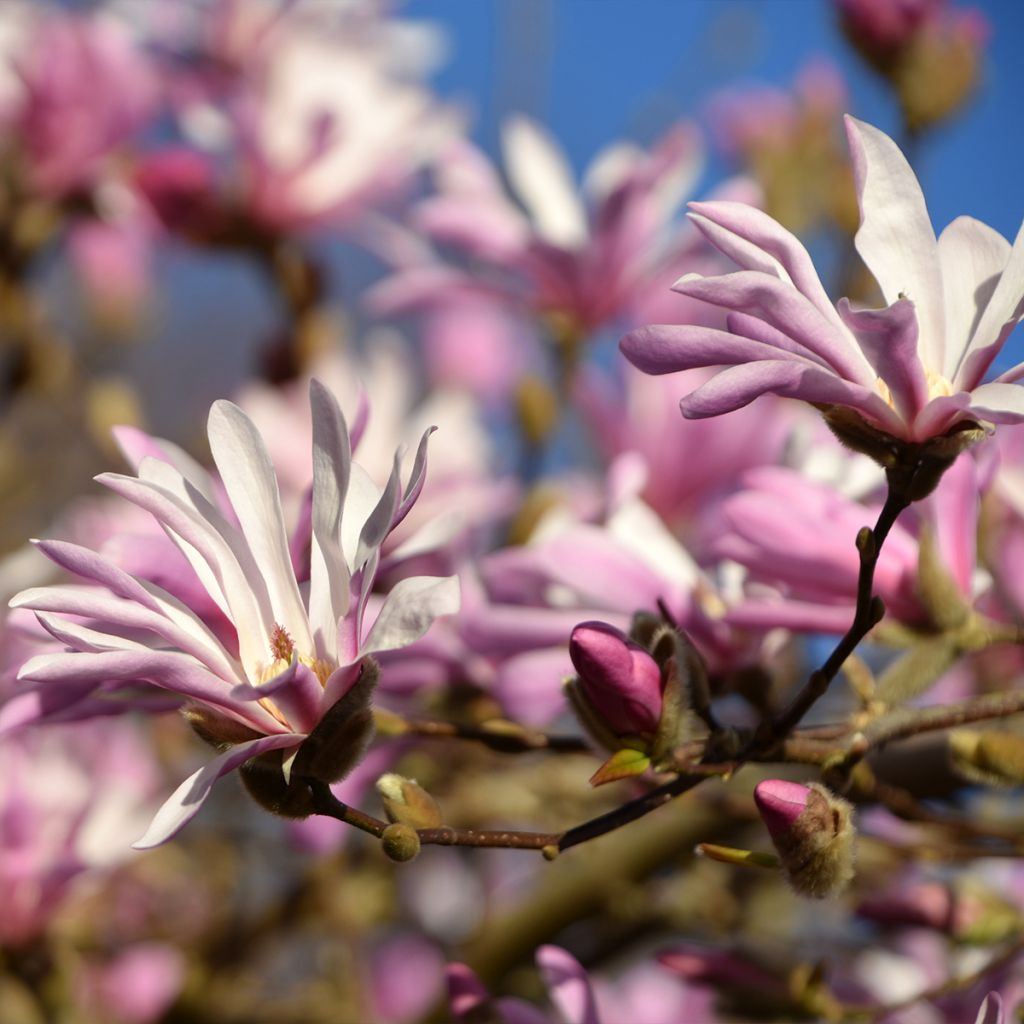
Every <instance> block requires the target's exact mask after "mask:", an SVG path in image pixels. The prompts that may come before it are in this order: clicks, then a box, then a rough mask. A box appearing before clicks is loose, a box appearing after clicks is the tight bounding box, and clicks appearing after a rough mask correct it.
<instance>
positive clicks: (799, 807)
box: [754, 779, 813, 841]
mask: <svg viewBox="0 0 1024 1024" xmlns="http://www.w3.org/2000/svg"><path fill="white" fill-rule="evenodd" d="M812 792H813V790H811V789H810V788H809V787H808V786H803V785H801V784H800V783H799V782H787V781H786V780H785V779H765V780H764V782H760V783H758V785H757V787H756V788H755V789H754V802H755V803H756V804H757V809H758V810H759V811H760V812H761V819H762V820H763V821H764V824H765V827H766V828H767V829H768V833H769V835H771V837H772V839H774V840H776V841H778V840H780V839H781V840H783V841H784V840H785V839H786V837H787V836H788V835H789V833H790V832H791V830H792V828H793V826H794V824H795V823H796V820H797V818H799V817H800V815H801V814H803V812H804V811H805V810H806V808H807V801H808V800H809V799H810V798H811V794H812Z"/></svg>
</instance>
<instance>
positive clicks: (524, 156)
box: [501, 116, 587, 248]
mask: <svg viewBox="0 0 1024 1024" xmlns="http://www.w3.org/2000/svg"><path fill="white" fill-rule="evenodd" d="M501 141H502V150H503V156H504V159H505V170H506V172H507V174H508V179H509V183H510V184H511V186H512V188H513V190H514V191H515V193H516V195H517V197H518V198H519V199H520V201H521V202H522V204H523V205H524V206H525V207H526V209H527V210H528V211H529V214H530V216H531V218H532V219H533V222H534V225H535V227H536V229H537V232H538V234H540V235H541V236H542V237H543V238H544V240H545V241H547V242H550V243H551V244H552V245H559V246H564V247H566V248H574V247H576V246H579V245H582V244H583V242H584V241H585V240H586V237H587V221H586V215H585V213H584V211H583V205H582V203H581V202H580V199H579V195H578V193H577V191H576V186H575V183H574V181H573V177H572V174H571V172H570V170H569V164H568V162H567V161H566V159H565V156H564V154H563V153H562V151H561V150H560V149H559V148H558V145H557V143H556V142H555V141H554V139H552V138H551V136H550V135H548V133H547V132H546V131H544V129H542V128H541V127H540V125H538V124H537V123H536V122H534V121H531V120H530V119H529V118H526V117H522V116H518V117H514V118H511V119H509V120H508V121H506V123H505V124H504V125H503V126H502V132H501Z"/></svg>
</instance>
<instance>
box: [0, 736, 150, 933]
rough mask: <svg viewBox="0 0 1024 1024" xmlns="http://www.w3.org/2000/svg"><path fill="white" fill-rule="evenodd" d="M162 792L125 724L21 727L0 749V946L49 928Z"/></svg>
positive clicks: (113, 858) (122, 848)
mask: <svg viewBox="0 0 1024 1024" xmlns="http://www.w3.org/2000/svg"><path fill="white" fill-rule="evenodd" d="M159 785H160V777H159V773H158V771H157V767H156V763H155V761H154V759H153V756H152V754H151V753H150V751H149V749H148V747H147V746H146V745H145V744H144V743H143V742H142V738H141V737H140V736H139V735H138V734H137V732H136V730H135V728H134V727H133V726H132V724H131V723H130V722H129V721H127V720H126V719H118V720H116V721H94V722H79V723H75V724H74V725H60V726H46V727H40V728H36V729H29V730H23V731H20V732H18V733H14V734H11V735H8V736H5V737H4V740H3V743H2V744H0V946H17V945H21V944H24V943H26V942H30V941H31V940H32V939H34V938H36V937H37V936H38V935H39V934H40V933H41V932H43V931H44V930H45V929H46V928H47V926H48V925H49V922H50V918H51V916H52V915H53V914H54V913H55V912H56V911H57V910H58V909H59V908H60V907H61V906H62V904H63V903H64V901H65V899H66V898H67V896H68V893H69V890H70V887H71V886H72V884H73V883H74V881H75V879H76V878H78V876H80V875H82V874H83V873H85V872H89V871H98V870H101V869H103V868H109V867H112V866H113V865H115V864H116V863H117V862H118V861H119V860H123V859H124V857H125V856H126V855H127V854H128V846H129V843H130V841H131V839H132V836H133V834H137V829H139V828H141V827H142V826H143V825H144V823H145V821H146V819H147V816H148V815H149V814H150V813H151V811H152V806H153V798H154V796H155V795H156V792H157V790H158V787H159Z"/></svg>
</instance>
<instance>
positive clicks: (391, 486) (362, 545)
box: [352, 452, 402, 571]
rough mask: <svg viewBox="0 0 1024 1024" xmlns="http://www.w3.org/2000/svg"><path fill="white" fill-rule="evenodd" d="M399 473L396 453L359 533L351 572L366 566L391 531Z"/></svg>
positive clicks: (397, 453)
mask: <svg viewBox="0 0 1024 1024" xmlns="http://www.w3.org/2000/svg"><path fill="white" fill-rule="evenodd" d="M401 472H402V460H401V454H400V453H399V452H396V453H395V459H394V462H393V464H392V466H391V475H390V476H389V477H388V482H387V484H385V486H384V491H383V493H382V494H381V496H380V499H379V500H378V502H377V504H376V505H375V506H374V508H373V511H372V512H371V513H370V514H369V516H368V517H367V519H366V522H365V523H364V524H363V528H362V530H361V531H360V534H359V546H358V547H357V548H356V557H355V563H354V564H353V566H352V569H353V571H356V570H358V569H360V568H362V567H363V566H364V565H365V564H366V561H367V559H368V558H369V557H370V554H371V552H373V551H376V550H378V549H379V548H380V546H381V544H383V543H384V538H385V537H387V535H388V533H390V531H391V524H392V523H393V522H394V520H395V514H396V513H397V511H398V504H399V501H400V499H401V495H402V479H401Z"/></svg>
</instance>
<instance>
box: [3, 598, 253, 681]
mask: <svg viewBox="0 0 1024 1024" xmlns="http://www.w3.org/2000/svg"><path fill="white" fill-rule="evenodd" d="M10 606H11V607H12V608H31V609H32V610H33V611H36V612H56V613H58V614H61V615H81V616H85V617H86V618H92V619H96V620H98V621H99V622H101V623H103V624H104V625H106V626H110V627H113V629H114V630H115V631H116V632H115V634H114V635H121V636H123V635H124V634H123V633H121V632H120V631H121V630H139V629H142V630H148V631H149V632H151V633H155V634H156V635H157V636H158V637H161V638H162V639H164V640H166V641H167V643H169V644H171V645H172V646H173V647H176V648H177V649H178V650H180V651H183V652H184V653H185V654H190V655H192V657H194V658H195V659H196V660H197V661H199V662H200V663H202V664H203V665H205V666H206V667H207V668H208V669H210V671H211V672H214V673H215V674H216V675H219V676H221V677H223V678H224V679H235V678H237V676H238V673H239V671H240V666H238V665H236V664H235V663H234V662H233V661H232V659H231V658H230V657H229V656H228V654H227V652H226V651H225V650H224V648H223V647H222V646H221V645H220V644H219V643H218V642H217V641H216V639H215V638H214V637H213V635H212V634H211V633H210V632H209V630H207V629H206V627H205V626H203V625H202V624H201V623H199V622H198V620H196V621H197V625H198V627H199V628H197V629H189V628H182V627H181V626H179V625H177V624H176V623H174V622H172V621H171V620H170V619H168V618H167V617H166V616H165V615H163V614H162V613H161V612H159V611H156V612H154V611H152V610H151V609H149V608H147V607H145V606H144V605H140V604H138V603H137V602H135V601H130V600H125V599H123V598H120V597H115V596H113V595H111V594H107V593H104V592H103V591H101V590H97V589H95V588H93V587H75V586H60V585H58V586H51V587H33V588H31V589H29V590H23V591H22V592H21V593H20V594H17V595H16V596H15V597H14V598H12V599H11V605H10Z"/></svg>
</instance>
